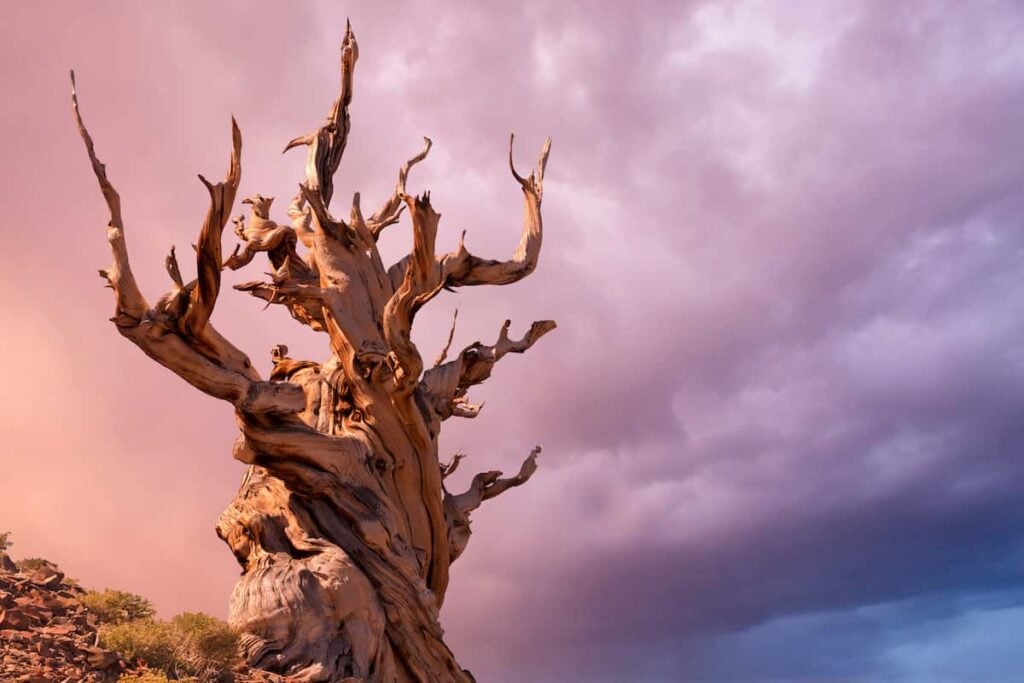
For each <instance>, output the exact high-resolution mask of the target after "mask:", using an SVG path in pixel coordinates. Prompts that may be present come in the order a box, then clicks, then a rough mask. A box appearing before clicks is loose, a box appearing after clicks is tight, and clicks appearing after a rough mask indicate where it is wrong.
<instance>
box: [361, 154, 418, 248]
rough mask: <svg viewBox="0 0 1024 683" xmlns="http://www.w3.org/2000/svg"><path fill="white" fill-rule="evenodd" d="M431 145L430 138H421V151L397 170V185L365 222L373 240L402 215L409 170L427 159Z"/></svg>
mask: <svg viewBox="0 0 1024 683" xmlns="http://www.w3.org/2000/svg"><path fill="white" fill-rule="evenodd" d="M433 144H434V143H433V142H431V141H430V138H427V137H425V138H423V151H422V152H420V153H419V154H417V155H416V156H414V157H413V158H411V159H409V160H408V161H406V162H405V164H404V165H403V166H402V168H401V169H399V171H398V185H397V186H396V187H395V191H394V192H393V193H392V194H391V196H390V197H388V200H387V201H386V202H384V205H383V206H381V207H380V208H379V209H377V211H376V212H375V213H374V214H373V215H372V216H370V218H369V219H368V220H367V221H366V226H367V227H368V228H369V230H370V233H371V234H372V235H373V239H375V240H376V239H377V238H378V237H379V236H380V233H381V231H382V230H384V228H386V227H387V226H389V225H394V224H395V223H397V222H398V218H399V217H400V216H401V215H402V210H403V209H404V208H405V204H404V203H403V199H404V197H405V183H406V181H407V180H408V178H409V170H410V169H411V168H412V167H413V166H415V165H416V164H418V163H419V162H421V161H423V160H424V159H426V158H427V153H429V152H430V147H431V145H433Z"/></svg>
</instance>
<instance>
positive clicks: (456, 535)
mask: <svg viewBox="0 0 1024 683" xmlns="http://www.w3.org/2000/svg"><path fill="white" fill-rule="evenodd" d="M540 451H541V447H540V446H534V447H533V450H532V451H530V454H529V455H528V456H526V460H524V461H523V464H522V466H521V467H520V468H519V473H518V474H516V475H515V476H514V477H508V478H505V479H502V478H501V472H499V471H497V470H494V471H491V472H481V473H480V474H478V475H476V476H475V477H473V481H472V483H471V484H470V485H469V488H468V489H467V490H466V491H465V492H463V493H460V494H458V495H452V494H450V493H447V492H445V496H444V513H445V520H446V522H447V524H448V551H449V558H450V561H451V562H454V561H455V559H456V558H457V557H458V556H459V555H461V554H462V552H463V551H464V550H465V549H466V545H467V544H468V543H469V536H470V533H471V530H470V518H469V514H470V513H471V512H472V511H473V510H476V509H477V508H478V507H480V504H481V503H483V502H484V501H485V500H490V499H491V498H494V497H495V496H498V495H500V494H502V493H504V492H505V491H507V490H509V489H510V488H513V487H515V486H521V485H522V484H525V483H526V482H527V481H528V480H529V479H530V477H532V476H533V473H534V472H536V471H537V456H538V455H539V454H540ZM453 464H456V463H453ZM452 469H454V467H452ZM449 473H450V471H449Z"/></svg>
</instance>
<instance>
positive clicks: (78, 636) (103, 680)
mask: <svg viewBox="0 0 1024 683" xmlns="http://www.w3.org/2000/svg"><path fill="white" fill-rule="evenodd" d="M12 565H13V563H10V562H3V561H2V559H0V681H3V682H4V683H7V682H8V681H11V682H17V683H63V682H64V681H67V682H69V683H71V682H74V683H115V681H117V679H118V678H119V677H120V675H121V673H123V671H124V666H123V664H122V662H121V660H120V658H119V657H118V655H117V654H116V653H113V652H109V651H107V650H104V649H101V648H98V647H95V642H96V630H97V625H96V621H95V619H88V618H87V617H89V616H91V615H90V614H89V613H88V612H87V610H86V609H85V606H84V605H82V603H81V602H80V601H79V599H78V596H80V595H82V593H84V591H82V590H81V589H80V588H78V587H77V586H74V585H72V584H70V583H68V582H66V581H65V578H64V573H63V572H61V571H59V570H58V569H57V568H56V567H54V566H52V565H43V566H41V567H39V568H38V569H35V570H33V571H31V572H22V571H20V570H19V569H18V567H17V566H16V565H14V566H13V569H12V568H11V566H12Z"/></svg>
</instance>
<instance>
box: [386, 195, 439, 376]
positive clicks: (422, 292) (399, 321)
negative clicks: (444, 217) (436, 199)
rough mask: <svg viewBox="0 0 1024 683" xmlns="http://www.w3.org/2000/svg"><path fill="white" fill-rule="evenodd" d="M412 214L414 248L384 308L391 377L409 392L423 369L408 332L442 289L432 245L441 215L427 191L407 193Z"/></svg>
mask: <svg viewBox="0 0 1024 683" xmlns="http://www.w3.org/2000/svg"><path fill="white" fill-rule="evenodd" d="M406 202H407V204H408V205H409V211H410V213H411V215H412V230H413V247H412V252H411V253H410V254H409V259H408V260H407V261H406V265H405V276H404V277H403V279H402V284H401V285H400V286H399V287H398V289H397V290H396V291H395V293H394V295H392V297H391V298H390V299H389V300H388V302H387V305H386V306H385V307H384V336H385V339H386V340H387V342H388V346H389V347H390V348H391V353H392V354H393V356H394V363H395V366H396V367H395V368H394V371H395V372H394V376H395V380H396V383H397V384H398V386H399V388H400V389H401V391H403V392H407V393H411V392H412V390H413V389H414V388H415V387H416V381H417V380H418V379H419V376H420V373H421V372H423V359H422V358H421V357H420V354H419V351H418V350H417V349H416V346H415V345H414V344H413V343H412V339H411V337H410V334H411V332H412V322H413V319H414V318H415V316H416V311H417V310H419V308H420V307H421V306H422V305H423V304H424V303H426V302H427V301H429V300H430V299H431V298H433V297H434V296H436V295H437V293H438V292H439V291H440V289H441V285H440V284H439V277H438V275H439V274H438V272H437V269H436V267H435V264H436V260H435V256H434V244H435V240H436V238H437V224H438V221H439V220H440V219H441V214H439V213H437V212H436V211H434V209H433V207H432V206H431V205H430V194H429V193H425V194H423V195H421V196H419V197H415V198H414V197H409V196H406Z"/></svg>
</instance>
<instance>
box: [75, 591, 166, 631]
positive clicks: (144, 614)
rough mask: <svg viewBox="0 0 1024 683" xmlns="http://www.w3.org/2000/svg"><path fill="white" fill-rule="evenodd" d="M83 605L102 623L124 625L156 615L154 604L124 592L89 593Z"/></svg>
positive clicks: (83, 598) (83, 600) (84, 596)
mask: <svg viewBox="0 0 1024 683" xmlns="http://www.w3.org/2000/svg"><path fill="white" fill-rule="evenodd" d="M81 600H82V604H83V605H85V606H86V607H87V608H88V609H89V611H90V612H92V613H93V614H95V615H96V618H97V619H99V620H100V623H104V624H123V623H125V622H127V621H134V620H137V619H150V618H152V617H153V616H154V615H155V614H156V610H154V609H153V603H151V602H150V601H149V600H146V599H145V598H144V597H142V596H140V595H135V594H134V593H125V592H124V591H114V590H110V589H107V590H104V591H89V592H87V593H86V594H85V595H83V596H82V598H81Z"/></svg>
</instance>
